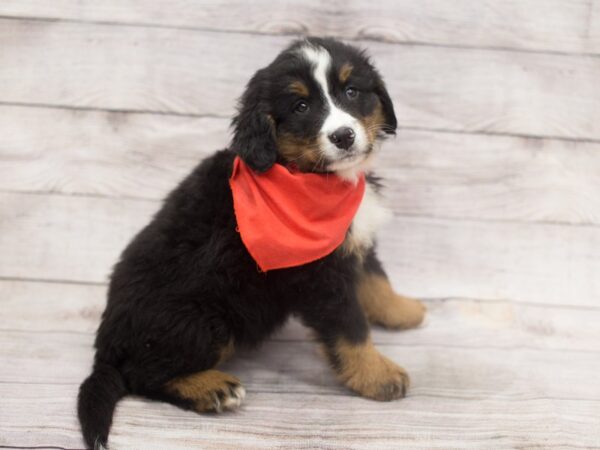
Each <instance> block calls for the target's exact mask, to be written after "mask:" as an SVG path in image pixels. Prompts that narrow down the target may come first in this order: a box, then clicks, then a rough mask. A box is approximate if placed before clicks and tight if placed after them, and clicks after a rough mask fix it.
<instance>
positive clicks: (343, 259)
mask: <svg viewBox="0 0 600 450" xmlns="http://www.w3.org/2000/svg"><path fill="white" fill-rule="evenodd" d="M311 42H313V44H316V45H322V46H324V47H325V48H327V49H328V51H329V52H330V53H331V54H332V57H333V61H334V63H337V62H338V61H341V62H343V61H346V60H349V61H351V62H352V64H353V65H354V66H355V67H357V69H356V72H357V74H358V75H361V74H362V75H363V78H362V79H360V80H358V82H360V83H362V84H363V86H364V88H363V89H364V102H365V103H364V104H363V107H365V108H367V109H368V107H369V102H370V104H374V102H375V98H378V99H379V101H380V102H381V104H382V105H383V108H384V112H385V116H386V121H387V126H386V129H385V131H386V132H388V133H393V132H394V130H395V128H396V118H395V116H394V111H393V107H392V104H391V101H390V99H389V96H388V94H387V92H386V91H385V87H384V85H383V82H382V81H381V78H380V77H379V75H378V74H377V72H376V71H375V69H374V68H373V67H372V66H371V64H370V63H369V62H368V60H367V59H366V57H365V56H364V54H363V53H361V52H359V51H357V50H356V49H354V48H352V47H349V46H346V45H344V44H341V43H339V42H336V41H333V40H322V39H313V40H312V41H311ZM299 45H302V43H295V44H293V45H292V46H291V47H290V48H288V49H287V50H286V51H284V52H283V53H282V54H281V55H280V56H279V57H278V58H277V59H276V60H275V61H274V62H273V63H272V64H271V65H270V66H269V67H267V68H266V69H263V70H261V71H259V72H258V73H257V74H256V75H255V76H254V77H253V78H252V80H251V81H250V83H249V85H248V86H247V90H246V93H245V94H244V95H243V97H242V99H241V105H240V108H239V114H238V115H237V117H236V118H235V119H234V121H233V126H234V138H233V142H232V145H231V148H230V149H225V150H221V151H218V152H217V153H215V154H214V155H213V156H211V157H209V158H208V159H206V160H204V161H203V162H201V163H200V164H199V165H198V166H197V167H196V168H195V169H194V170H193V171H192V173H191V174H190V175H189V176H188V177H187V178H186V179H185V180H184V181H183V182H182V183H181V184H180V185H179V186H178V187H177V188H176V189H175V190H174V191H173V192H172V193H171V194H170V195H169V196H168V198H167V199H166V201H165V202H164V205H163V207H162V209H161V210H160V211H159V212H158V213H157V214H156V216H155V217H154V219H153V220H152V221H151V223H150V224H148V225H147V226H146V227H145V228H144V229H143V230H142V231H141V232H140V233H139V234H138V235H137V236H136V237H135V238H134V239H133V241H132V242H131V243H130V244H129V245H128V247H127V248H126V249H125V251H124V252H123V254H122V256H121V258H120V261H119V262H118V264H117V265H116V266H115V268H114V272H113V274H112V277H111V282H110V288H109V293H108V303H107V306H106V310H105V311H104V314H103V316H102V321H101V324H100V327H99V329H98V333H97V337H96V342H95V347H96V355H95V363H94V368H93V372H92V374H91V375H90V376H89V378H87V380H85V382H84V383H83V384H82V385H81V389H80V393H79V405H78V412H79V419H80V421H81V426H82V431H83V435H84V439H85V442H86V445H87V446H88V447H91V448H93V447H94V445H95V444H100V445H102V446H105V445H106V442H107V438H108V431H109V428H110V425H111V421H112V415H113V411H114V409H115V405H116V403H117V401H118V400H119V399H120V398H122V397H123V396H125V395H127V394H135V395H142V396H146V397H148V398H152V399H159V400H164V401H168V402H171V403H174V404H176V405H178V406H181V407H189V406H190V405H189V404H186V402H185V401H184V400H181V399H178V398H175V397H173V396H172V395H170V394H168V393H167V392H165V384H166V383H167V382H169V381H170V380H173V379H174V378H177V377H180V376H185V375H189V374H193V373H197V372H200V371H203V370H207V369H210V368H212V367H214V365H215V364H216V362H217V361H218V359H219V355H220V351H221V349H222V348H223V347H224V346H225V345H227V343H228V342H230V341H231V340H233V342H235V346H236V348H240V347H252V346H256V345H258V344H259V343H260V342H261V341H263V340H264V339H265V338H266V337H267V336H269V335H270V334H271V333H272V332H273V331H274V330H276V329H277V328H278V327H280V326H281V325H282V324H283V323H284V322H285V321H286V319H287V318H288V317H289V316H290V315H291V314H293V315H296V316H298V317H299V318H301V320H302V321H303V322H304V323H305V324H306V325H307V326H309V327H311V328H313V329H314V330H315V331H316V334H317V336H318V338H319V339H320V340H321V341H322V342H323V343H324V345H325V346H326V347H327V346H330V345H333V344H334V342H335V341H336V340H337V339H338V338H339V337H344V338H345V339H347V340H348V341H350V342H362V341H363V340H364V339H366V337H367V334H368V325H367V321H366V319H365V316H364V314H363V312H362V310H361V308H360V305H359V303H358V301H357V298H356V294H355V291H354V280H355V278H356V266H357V264H358V260H357V258H356V257H355V256H354V255H346V254H343V253H342V252H338V251H336V252H333V253H332V254H330V255H328V256H326V257H324V258H322V259H320V260H318V261H315V262H313V263H310V264H306V265H303V266H300V267H294V268H289V269H282V270H273V271H270V272H268V273H262V272H260V271H259V270H258V269H257V265H256V263H255V262H254V260H253V259H252V258H251V256H250V255H249V253H248V251H247V250H246V248H245V247H244V245H243V243H242V241H241V239H240V236H239V234H238V233H237V232H236V220H235V216H234V212H233V204H232V196H231V191H230V188H229V184H228V179H229V178H230V176H231V172H232V163H233V160H234V157H235V156H236V154H239V155H240V156H241V157H242V158H243V159H244V160H245V161H246V162H247V163H248V164H249V165H250V166H251V167H252V168H254V169H255V170H257V171H265V170H267V169H268V168H269V167H271V166H272V165H273V163H275V162H276V161H277V160H278V159H280V156H279V155H278V153H277V146H276V141H275V136H276V133H277V132H279V130H280V129H286V127H287V131H288V132H290V131H293V132H296V133H309V132H311V131H310V128H311V127H317V126H318V125H319V123H318V120H319V119H318V118H317V119H315V118H313V119H312V121H311V122H310V123H308V122H306V123H304V124H301V126H299V128H298V129H294V126H298V125H294V123H293V121H292V120H290V118H289V117H287V115H289V114H290V112H289V106H285V107H284V105H288V104H289V100H287V99H286V98H285V97H284V96H283V94H280V91H281V89H280V87H279V85H278V83H281V82H283V83H285V82H286V80H287V78H289V77H287V78H286V76H287V75H286V74H288V73H289V70H290V67H292V68H295V69H294V70H292V73H299V74H300V73H304V72H306V71H307V70H308V68H307V67H304V66H302V65H300V64H298V63H297V62H295V61H293V60H292V59H293V58H291V56H290V54H291V52H292V51H293V49H295V48H296V47H297V46H299ZM282 80H283V81H282ZM286 102H287V103H286ZM365 105H366V106H365ZM307 130H309V131H307ZM364 269H365V270H369V271H374V272H381V273H383V269H382V268H381V264H380V263H379V261H378V260H377V258H376V255H375V252H374V250H373V249H371V250H370V251H369V252H368V254H367V258H366V263H365V264H364Z"/></svg>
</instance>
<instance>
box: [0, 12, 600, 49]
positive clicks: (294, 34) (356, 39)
mask: <svg viewBox="0 0 600 450" xmlns="http://www.w3.org/2000/svg"><path fill="white" fill-rule="evenodd" d="M0 20H14V21H23V22H25V21H31V22H47V23H72V24H91V25H100V26H111V27H130V28H154V29H163V30H182V31H192V32H205V33H220V34H238V35H249V36H265V37H267V36H275V37H291V38H301V37H304V36H305V35H304V34H302V33H297V32H293V31H290V32H281V33H276V32H266V31H253V30H224V29H220V28H211V27H194V26H189V25H188V26H186V25H165V24H156V23H150V22H127V21H123V22H111V21H108V20H82V19H70V18H57V17H41V16H11V15H0ZM325 34H327V35H328V36H332V37H335V38H339V39H342V40H345V41H348V42H376V43H379V44H383V45H389V46H406V47H410V46H415V47H432V48H450V49H458V50H480V51H491V52H514V53H524V54H541V55H556V56H565V57H591V58H600V53H594V52H567V51H561V50H549V49H545V50H542V49H530V48H517V47H505V46H494V45H489V46H476V45H467V44H441V43H434V42H427V41H411V40H407V41H391V40H389V39H385V38H377V37H373V36H371V37H369V36H356V37H347V36H340V35H336V34H331V33H325Z"/></svg>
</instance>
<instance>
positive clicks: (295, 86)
mask: <svg viewBox="0 0 600 450" xmlns="http://www.w3.org/2000/svg"><path fill="white" fill-rule="evenodd" d="M290 91H291V92H293V93H294V94H298V95H301V96H303V97H308V94H309V92H308V88H307V87H306V85H305V84H304V83H303V82H302V81H293V82H292V83H291V84H290Z"/></svg>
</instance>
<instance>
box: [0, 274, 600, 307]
mask: <svg viewBox="0 0 600 450" xmlns="http://www.w3.org/2000/svg"><path fill="white" fill-rule="evenodd" d="M3 281H4V282H20V283H40V284H44V283H48V284H69V285H75V286H77V285H82V286H98V287H107V286H108V281H78V280H67V279H52V278H34V277H14V276H3V275H0V282H3ZM419 300H422V301H425V302H427V303H433V302H447V301H458V302H479V303H486V302H493V303H496V304H497V303H507V304H514V305H522V306H534V307H539V308H559V309H575V310H588V311H600V306H592V305H568V304H552V303H535V302H528V301H523V300H510V299H502V298H490V299H485V298H470V297H464V296H448V297H420V298H419ZM0 301H1V299H0Z"/></svg>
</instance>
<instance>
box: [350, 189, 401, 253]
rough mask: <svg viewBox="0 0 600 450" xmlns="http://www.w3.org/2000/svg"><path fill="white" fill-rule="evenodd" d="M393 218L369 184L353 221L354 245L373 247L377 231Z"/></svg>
mask: <svg viewBox="0 0 600 450" xmlns="http://www.w3.org/2000/svg"><path fill="white" fill-rule="evenodd" d="M391 218H392V211H391V210H390V209H389V208H387V207H386V206H385V205H384V203H383V199H382V198H381V195H380V194H378V193H377V192H375V189H373V187H372V186H371V185H370V184H369V183H367V185H366V187H365V195H364V197H363V199H362V202H361V204H360V206H359V207H358V211H357V212H356V215H355V216H354V220H353V221H352V230H351V238H352V240H353V241H354V242H353V243H354V244H355V245H356V244H357V245H358V246H360V247H363V248H369V247H371V246H372V245H373V241H374V239H375V233H376V231H377V229H378V228H379V227H380V226H381V225H383V224H384V223H385V222H387V221H388V220H390V219H391Z"/></svg>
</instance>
